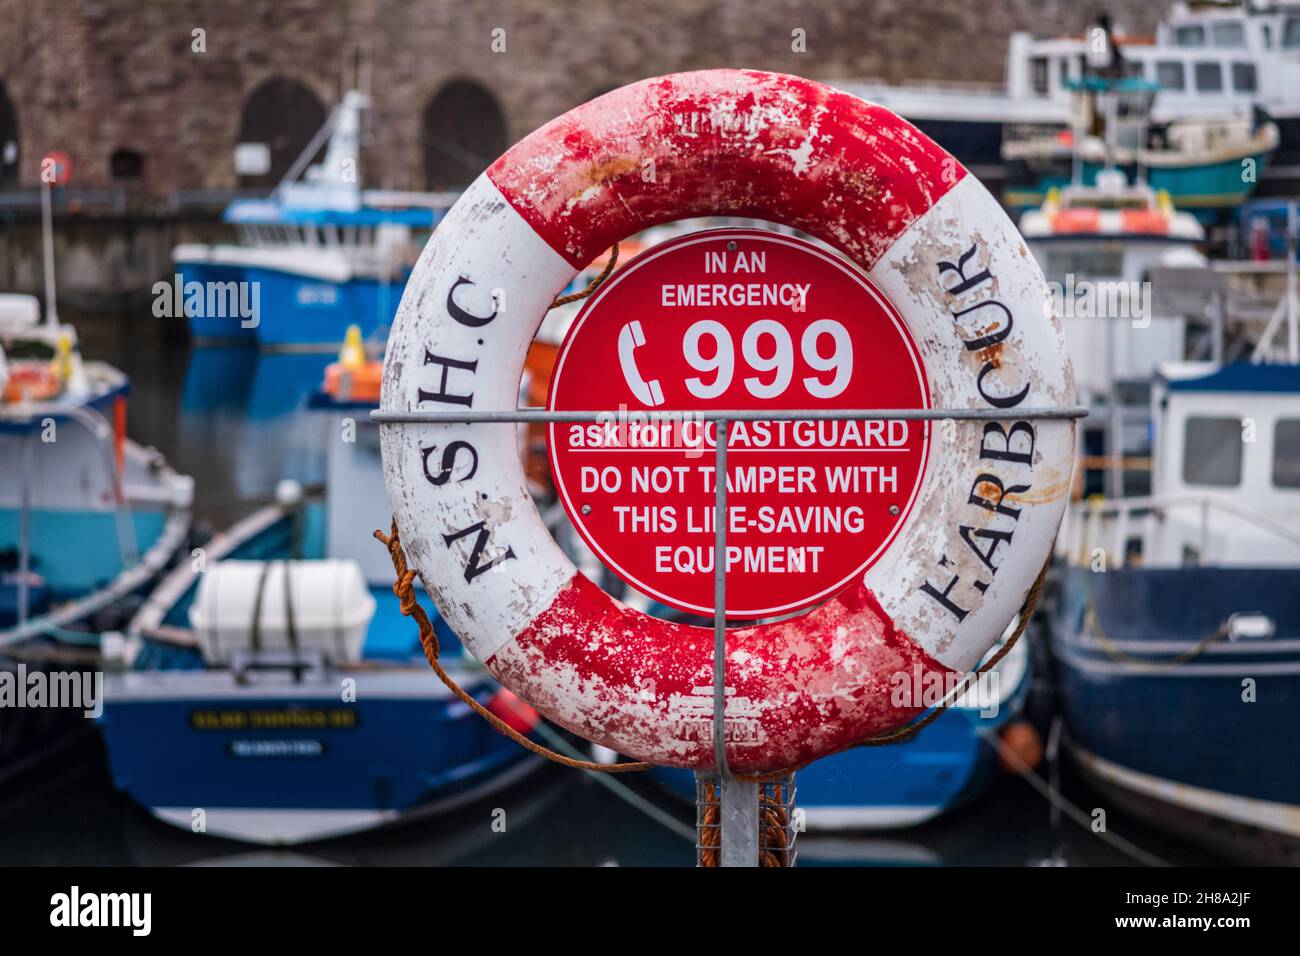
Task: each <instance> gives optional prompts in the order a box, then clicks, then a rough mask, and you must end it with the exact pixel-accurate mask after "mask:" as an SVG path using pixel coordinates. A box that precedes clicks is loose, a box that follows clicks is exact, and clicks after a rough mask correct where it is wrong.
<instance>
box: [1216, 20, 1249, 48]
mask: <svg viewBox="0 0 1300 956" xmlns="http://www.w3.org/2000/svg"><path fill="white" fill-rule="evenodd" d="M1211 34H1212V35H1213V37H1214V45H1215V46H1222V47H1242V46H1245V45H1246V30H1245V28H1244V27H1243V26H1242V25H1241V24H1240V23H1234V22H1232V21H1226V22H1223V23H1216V24H1214V26H1213V27H1211Z"/></svg>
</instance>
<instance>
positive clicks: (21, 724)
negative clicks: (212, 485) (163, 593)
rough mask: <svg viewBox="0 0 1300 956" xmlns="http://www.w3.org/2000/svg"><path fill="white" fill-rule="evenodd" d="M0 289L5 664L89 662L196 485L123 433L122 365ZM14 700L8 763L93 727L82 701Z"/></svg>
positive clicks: (168, 542)
mask: <svg viewBox="0 0 1300 956" xmlns="http://www.w3.org/2000/svg"><path fill="white" fill-rule="evenodd" d="M0 300H2V301H0V390H3V391H4V393H5V397H4V399H0V669H3V670H5V671H8V672H10V674H16V673H19V671H18V668H19V666H20V665H21V667H22V668H23V669H24V670H25V671H26V672H27V674H28V675H29V676H30V675H32V674H34V673H35V672H36V671H38V670H42V671H45V672H47V673H48V672H50V671H55V670H59V671H65V670H66V671H80V670H83V669H85V668H88V667H91V666H92V665H93V664H94V662H95V657H96V654H97V650H96V648H97V647H98V644H99V633H100V632H101V631H105V630H113V629H115V628H119V627H121V626H122V625H123V624H124V623H125V622H126V620H127V619H128V618H129V616H130V614H131V613H132V611H133V610H134V608H135V606H136V605H138V602H139V600H140V599H141V595H142V592H144V591H146V590H147V589H148V588H149V587H150V586H151V585H152V583H153V582H154V581H155V580H156V579H157V577H158V576H159V574H160V573H161V572H162V571H163V569H164V568H165V567H166V566H167V565H168V564H169V563H170V562H171V561H172V560H173V559H174V557H175V555H176V554H177V553H178V552H179V551H180V550H181V549H182V548H183V546H184V544H185V542H186V540H187V538H188V534H189V530H190V504H191V500H192V496H193V487H194V486H193V482H192V481H191V479H190V478H188V477H186V476H184V475H178V474H177V473H176V472H175V471H174V470H173V469H172V468H171V467H170V466H169V465H168V464H167V462H166V461H165V460H164V459H163V457H162V455H160V454H159V453H158V452H157V451H155V450H154V449H152V448H144V447H141V446H140V445H137V444H136V443H135V442H133V441H131V440H130V439H129V438H127V437H126V417H127V400H128V397H129V394H130V382H129V380H128V379H127V377H126V376H125V375H124V374H123V373H122V372H121V371H119V370H118V369H116V368H113V367H112V366H110V365H106V364H104V363H102V362H90V361H87V362H83V361H82V358H81V355H80V353H79V352H78V351H77V347H76V332H75V330H74V329H73V328H72V327H71V326H69V325H64V324H61V323H59V322H58V321H57V319H52V320H51V321H47V322H44V323H41V322H39V320H38V306H37V303H36V300H35V299H33V298H31V297H30V296H0ZM24 691H25V688H18V693H20V694H21V693H23V692H24ZM14 705H15V701H14V700H12V699H8V700H3V699H0V774H3V773H4V772H6V771H8V770H12V769H15V768H16V767H18V766H19V765H21V764H23V763H28V762H30V761H32V760H34V759H37V758H39V757H40V756H41V755H42V754H43V753H45V752H47V751H48V750H49V749H50V748H52V747H55V746H57V745H58V744H59V743H60V742H61V741H62V739H63V738H64V736H65V735H66V734H68V733H72V732H74V731H76V730H77V729H78V728H79V727H85V726H86V721H85V720H84V718H83V713H82V708H65V709H56V708H54V707H49V706H47V707H43V708H42V709H41V712H40V713H36V712H33V711H28V710H24V709H23V708H21V707H15V706H14ZM65 718H66V719H65Z"/></svg>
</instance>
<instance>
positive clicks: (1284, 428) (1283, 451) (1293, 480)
mask: <svg viewBox="0 0 1300 956" xmlns="http://www.w3.org/2000/svg"><path fill="white" fill-rule="evenodd" d="M1273 484H1275V485H1276V486H1277V487H1279V488H1300V418H1279V419H1278V420H1277V424H1276V425H1274V426H1273Z"/></svg>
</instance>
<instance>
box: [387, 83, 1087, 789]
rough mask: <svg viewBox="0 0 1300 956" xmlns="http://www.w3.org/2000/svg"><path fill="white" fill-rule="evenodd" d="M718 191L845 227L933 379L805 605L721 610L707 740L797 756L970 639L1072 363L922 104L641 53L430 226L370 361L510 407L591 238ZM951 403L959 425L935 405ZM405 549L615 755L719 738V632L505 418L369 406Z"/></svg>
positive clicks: (441, 392)
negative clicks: (527, 447)
mask: <svg viewBox="0 0 1300 956" xmlns="http://www.w3.org/2000/svg"><path fill="white" fill-rule="evenodd" d="M708 215H726V216H743V217H750V218H759V219H765V220H770V221H775V222H780V223H785V224H787V225H791V226H795V227H797V228H799V229H802V230H804V231H805V232H808V233H810V234H812V235H814V236H816V237H818V238H820V239H823V240H825V241H826V242H828V243H830V244H832V245H834V246H836V247H838V248H839V249H840V250H842V251H843V252H844V253H845V254H846V255H848V256H849V257H850V258H851V259H852V260H853V261H854V262H856V263H857V264H858V265H859V266H860V267H861V268H862V269H863V270H864V272H865V273H866V274H867V275H868V277H869V278H870V280H871V281H872V282H873V283H874V284H875V286H876V287H877V288H878V289H879V290H880V291H881V292H882V293H883V294H884V295H885V296H886V297H887V298H888V299H889V300H890V301H891V302H892V303H893V304H894V306H895V307H896V308H897V309H898V311H899V312H900V313H901V315H902V316H903V318H904V321H905V322H906V324H907V326H908V328H909V330H910V333H911V335H912V338H913V339H914V340H915V342H916V343H917V346H918V348H919V350H920V352H921V354H922V358H923V360H924V362H925V365H926V372H927V379H928V382H929V386H930V390H931V396H930V398H931V405H932V406H933V407H937V408H958V409H967V408H971V409H989V408H997V409H1004V410H1005V411H1006V418H1005V420H1002V421H1000V422H996V423H988V424H985V423H983V422H979V423H974V424H961V423H951V422H945V423H941V426H936V428H935V431H934V439H933V446H932V447H933V450H932V452H931V454H930V456H929V459H928V462H927V465H926V470H925V474H924V477H923V479H922V484H921V489H920V492H919V495H918V499H917V502H916V505H915V507H913V509H912V511H911V513H910V515H909V516H908V518H907V520H906V524H905V526H904V527H903V529H902V532H901V533H900V534H899V535H898V537H897V538H896V539H895V540H894V542H893V543H892V544H891V545H890V547H889V549H888V551H887V552H886V553H885V554H884V555H883V556H882V557H881V558H880V559H879V560H878V561H877V562H876V563H875V564H874V565H873V566H872V567H871V568H870V569H869V570H868V571H867V572H866V574H865V576H864V577H863V578H862V579H861V580H860V581H858V582H856V583H854V584H851V585H849V586H848V587H847V588H845V589H844V590H843V591H841V592H840V593H839V594H838V595H836V596H835V597H833V598H831V599H830V600H828V601H827V602H826V603H824V604H822V605H821V606H819V607H817V608H815V609H814V610H812V611H811V612H809V613H807V614H805V615H803V616H800V617H796V618H792V619H788V620H784V621H780V622H776V623H767V624H762V625H758V626H754V627H747V628H743V629H735V630H732V631H729V632H728V639H727V647H728V650H727V661H726V667H727V671H726V673H727V683H728V693H727V699H728V703H727V711H726V715H727V738H728V740H727V760H728V763H729V765H730V766H731V767H732V768H733V769H735V770H738V771H765V770H773V769H777V768H782V767H788V766H792V765H797V764H801V763H803V762H805V761H808V760H811V759H814V758H816V757H818V756H821V755H824V754H826V753H829V752H832V751H834V750H836V749H838V748H840V747H842V746H844V745H845V744H848V743H850V742H851V741H853V740H856V739H860V738H862V737H865V736H869V735H872V734H875V733H879V732H882V731H885V730H888V729H890V728H893V727H896V726H898V725H900V724H902V723H903V722H905V721H907V720H908V719H910V718H911V717H913V716H914V715H915V714H916V713H917V712H918V711H919V710H920V709H921V707H920V705H921V703H922V701H916V700H912V699H900V697H899V695H898V694H897V690H898V687H899V686H900V677H902V678H903V679H905V680H911V679H912V677H914V676H915V675H928V674H935V675H937V676H939V677H948V676H949V675H950V672H964V671H966V670H968V669H970V668H971V667H972V666H974V665H975V664H976V663H977V662H978V661H979V659H980V658H981V656H982V655H984V654H985V652H986V651H987V650H988V649H989V648H990V647H991V646H992V644H993V643H994V641H995V640H996V639H997V637H998V636H999V634H1000V633H1001V631H1002V630H1003V629H1004V627H1005V626H1006V624H1007V623H1008V621H1010V620H1011V618H1012V617H1013V616H1014V614H1015V613H1016V610H1017V609H1018V608H1019V607H1020V605H1021V603H1022V601H1023V599H1024V597H1025V595H1026V593H1027V591H1028V589H1029V588H1030V586H1031V585H1032V583H1033V581H1034V579H1035V577H1036V576H1037V574H1038V571H1039V570H1040V568H1041V567H1042V565H1043V562H1044V560H1045V559H1046V557H1047V554H1048V551H1049V548H1050V546H1051V542H1052V539H1053V536H1054V534H1055V532H1056V528H1057V525H1058V523H1059V521H1060V518H1061V514H1062V511H1063V509H1064V507H1065V504H1066V499H1067V496H1068V489H1069V484H1070V475H1071V463H1072V458H1073V450H1074V428H1073V424H1072V422H1069V421H1063V420H1043V419H1034V420H1030V419H1020V418H1017V409H1027V408H1031V407H1040V408H1041V407H1046V406H1062V405H1066V404H1069V403H1071V402H1072V401H1073V394H1074V387H1073V379H1072V373H1071V371H1070V367H1069V363H1068V361H1067V359H1066V357H1065V350H1064V344H1063V340H1062V336H1061V330H1060V324H1059V322H1058V321H1057V319H1056V318H1055V316H1054V315H1052V313H1051V312H1050V310H1047V309H1045V307H1044V303H1045V301H1046V284H1045V281H1044V278H1043V275H1042V272H1041V271H1040V270H1039V268H1038V266H1037V265H1036V263H1035V262H1034V260H1033V258H1032V257H1031V256H1030V254H1029V252H1028V250H1027V249H1026V247H1025V244H1024V242H1023V241H1022V240H1021V237H1020V234H1019V233H1018V232H1017V231H1016V229H1015V227H1014V226H1013V225H1012V223H1011V221H1010V220H1009V219H1008V218H1007V216H1006V214H1005V213H1004V212H1003V211H1002V209H1001V208H1000V207H999V206H998V204H997V202H996V201H995V200H994V199H993V197H992V196H990V195H989V193H988V192H987V190H985V188H984V187H983V186H982V185H981V184H980V183H979V182H978V181H976V180H975V178H974V177H972V176H970V175H968V174H967V172H966V171H965V170H964V169H963V168H962V167H961V166H960V165H959V164H958V163H957V162H956V160H954V159H953V158H952V157H951V156H950V155H949V154H947V153H946V152H945V151H944V150H942V149H941V148H940V147H939V146H937V145H936V144H935V143H933V142H932V141H931V140H929V139H927V138H926V137H925V136H924V135H922V134H921V133H919V132H918V131H917V130H916V129H915V128H914V127H912V126H911V125H910V124H908V123H907V122H905V121H904V120H902V119H900V118H899V117H897V116H895V115H894V114H893V113H891V112H889V111H888V110H886V109H883V108H881V107H879V106H874V105H871V104H869V103H865V102H863V101H861V100H859V99H856V98H854V97H852V96H849V95H847V94H844V93H841V92H837V91H835V90H833V89H831V88H829V87H827V86H824V85H822V84H820V83H815V82H811V81H808V80H804V79H800V78H797V77H792V76H785V75H779V74H772V73H764V72H757V71H748V70H745V71H741V70H707V71H702V72H695V73H680V74H674V75H670V76H664V77H659V78H656V79H651V80H646V81H644V82H640V83H636V84H633V85H631V86H627V87H624V88H622V89H619V90H615V91H614V92H612V93H609V94H606V95H605V96H602V97H600V98H598V99H595V100H592V101H591V102H589V103H586V104H584V105H582V106H579V107H577V108H576V109H574V110H572V111H570V112H568V113H566V114H565V115H563V116H561V117H559V118H558V119H556V120H554V121H552V122H550V123H548V124H547V125H545V126H543V127H542V128H541V129H539V130H537V131H536V132H534V133H533V134H532V135H530V136H528V137H527V138H525V139H524V140H522V141H521V142H520V143H518V144H517V145H516V146H514V147H513V148H512V149H510V150H509V151H508V152H507V153H506V154H505V155H503V156H502V157H501V158H500V159H498V160H497V161H496V162H495V163H493V164H492V166H491V167H490V168H489V169H488V170H487V172H486V173H484V174H483V175H482V176H480V177H479V178H478V180H477V181H475V182H474V184H473V185H472V186H470V187H469V189H468V190H466V192H465V194H464V195H463V196H462V197H461V199H460V200H459V202H457V204H456V206H455V207H454V208H453V209H452V210H451V212H450V213H449V214H448V216H447V217H446V219H445V220H444V221H443V222H442V224H441V225H440V226H439V227H438V229H437V230H436V232H435V233H434V235H433V237H432V239H431V240H430V241H429V244H428V246H427V247H426V248H425V250H424V253H423V255H422V256H421V258H420V261H419V264H418V265H417V266H416V269H415V272H414V274H413V275H412V277H411V280H410V282H409V285H408V287H407V290H406V294H405V295H404V297H403V299H402V304H401V308H400V310H399V312H398V315H397V319H396V322H395V324H394V326H393V329H392V334H391V336H390V338H389V340H388V355H387V359H386V366H385V371H384V381H383V393H382V408H383V409H385V410H387V411H411V410H422V409H440V410H444V411H457V410H464V409H467V408H474V409H510V408H513V407H514V406H515V402H516V396H517V391H518V387H519V379H520V370H521V368H522V366H523V363H524V357H525V353H526V352H527V349H528V346H529V343H530V341H531V340H532V338H533V334H534V332H535V330H536V328H537V326H538V324H539V322H540V321H541V319H542V317H543V315H544V314H545V312H546V309H547V307H548V306H549V305H550V303H551V301H552V299H553V298H554V296H555V295H556V294H557V293H558V292H559V291H560V290H561V289H563V288H564V286H565V285H566V284H567V283H568V282H569V281H570V280H571V278H572V277H573V276H574V275H575V273H576V272H577V271H578V270H579V269H580V268H581V267H583V266H584V265H586V264H587V263H588V262H590V261H591V260H592V259H593V258H595V257H596V256H597V255H598V254H600V253H601V252H602V251H603V250H605V249H606V248H608V247H609V246H610V245H611V244H612V243H613V242H615V241H617V240H619V239H622V238H623V237H625V236H627V235H630V234H632V233H634V232H637V231H639V230H641V229H645V228H647V227H649V226H651V225H654V224H656V223H663V222H667V221H671V220H676V219H682V218H686V217H692V216H708ZM944 426H952V427H944ZM383 458H384V469H385V473H386V478H387V486H388V493H389V498H390V500H391V503H392V506H393V510H394V514H395V517H396V520H397V524H398V527H399V528H400V530H401V534H402V542H403V544H404V545H405V548H406V552H407V554H408V557H409V559H410V561H411V564H412V566H413V567H414V568H415V569H416V570H417V571H418V572H419V574H420V577H421V579H422V580H423V582H424V584H425V587H426V588H427V589H428V591H429V593H430V594H431V595H432V596H433V598H434V600H435V601H436V602H437V605H438V607H439V609H440V610H441V612H442V614H443V616H444V617H445V618H446V620H447V621H448V623H449V624H450V625H451V626H452V628H453V629H454V630H455V631H456V632H457V633H458V634H459V635H460V637H461V639H462V640H463V642H464V644H465V646H466V647H467V648H468V649H469V651H470V652H471V653H472V654H473V655H474V656H475V657H477V658H478V659H479V660H480V661H482V662H483V663H484V664H485V665H486V666H487V667H488V669H489V670H490V671H491V672H492V673H493V674H494V675H495V676H496V678H497V679H498V680H500V682H501V683H502V684H504V685H505V686H506V687H508V688H510V689H511V690H513V691H514V692H515V693H517V694H518V695H519V696H520V697H522V698H523V699H524V700H526V701H528V702H529V703H530V704H532V705H533V706H534V707H536V708H537V709H538V710H539V711H541V712H542V713H543V714H544V715H545V716H546V717H548V718H549V719H551V720H553V721H555V722H556V723H559V724H561V725H563V726H565V727H567V728H569V729H571V730H573V731H575V732H576V733H578V734H581V735H582V736H583V737H586V738H588V739H590V740H593V741H596V742H599V743H601V744H604V745H605V746H608V747H612V748H613V749H615V750H617V751H619V752H621V753H624V754H628V755H630V756H633V757H636V758H639V759H645V760H650V761H654V762H656V763H661V764H667V765H673V766H681V767H694V768H708V767H711V766H712V765H713V759H714V758H713V749H712V744H711V729H710V719H711V714H712V702H711V694H712V687H711V685H712V640H711V634H710V632H709V631H708V630H707V629H701V628H695V627H689V626H685V625H676V624H669V623H666V622H663V621H659V620H656V619H653V618H650V617H647V616H645V615H643V614H641V613H639V612H636V611H633V610H631V609H629V608H627V607H626V606H624V605H622V604H620V603H619V602H618V601H616V600H614V599H613V598H611V597H610V596H608V595H607V594H606V593H605V592H603V591H602V590H601V589H600V588H598V587H597V586H596V585H594V584H593V583H591V582H590V581H588V580H587V579H586V578H584V577H583V576H582V575H581V574H579V573H578V572H577V571H576V570H575V568H574V566H573V565H572V564H571V563H570V561H569V560H568V559H567V558H566V557H565V555H564V554H563V553H562V552H561V550H560V548H559V547H558V546H557V544H556V543H555V541H554V540H553V539H552V537H551V535H550V534H549V533H548V532H547V530H546V528H545V527H544V525H543V523H542V521H541V518H540V516H539V515H538V513H537V510H536V508H535V506H534V504H533V502H532V500H531V499H530V497H529V495H528V491H527V488H526V485H525V480H524V475H523V471H522V468H521V465H520V460H519V451H518V446H517V443H516V438H515V429H514V428H513V427H511V426H509V425H501V424H475V425H471V424H445V423H440V424H436V425H430V424H427V423H422V424H388V425H386V426H385V427H384V429H383Z"/></svg>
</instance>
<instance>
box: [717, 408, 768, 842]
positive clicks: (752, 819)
mask: <svg viewBox="0 0 1300 956" xmlns="http://www.w3.org/2000/svg"><path fill="white" fill-rule="evenodd" d="M716 427H717V440H716V441H715V442H714V449H715V450H714V470H713V761H714V764H715V765H716V766H717V769H718V779H719V783H720V790H721V793H720V794H719V800H720V811H721V824H722V834H721V837H722V860H721V862H722V865H723V866H758V784H756V783H744V782H742V781H740V780H737V779H736V778H735V777H734V776H733V775H732V773H731V768H730V767H728V766H727V717H726V713H727V711H726V708H727V433H728V430H729V425H728V422H727V420H726V419H725V418H721V419H718V421H717V425H716Z"/></svg>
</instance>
